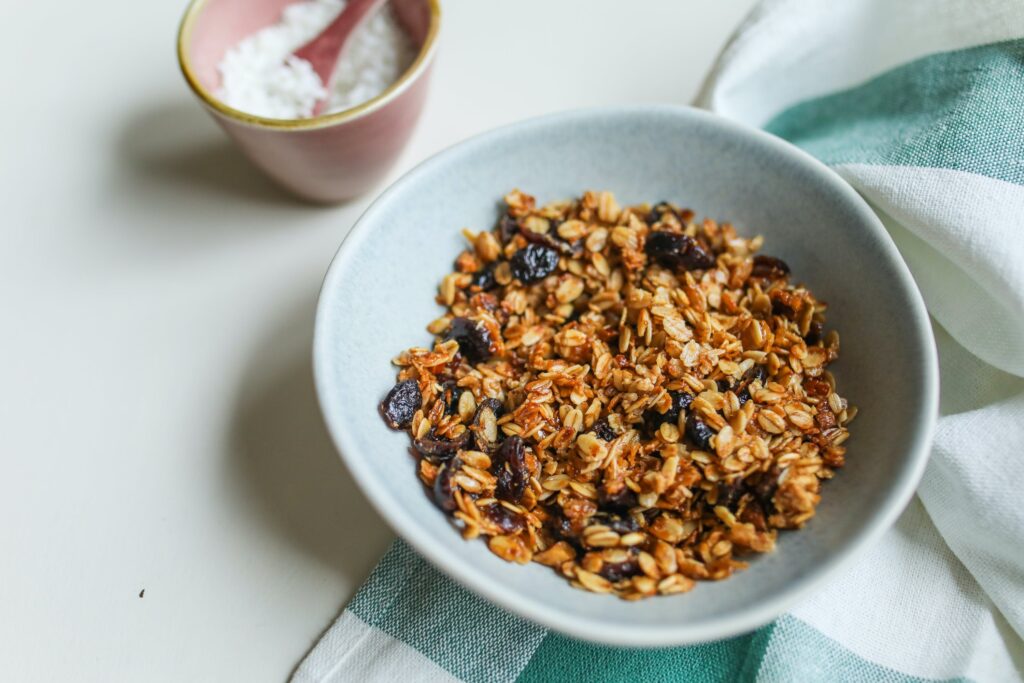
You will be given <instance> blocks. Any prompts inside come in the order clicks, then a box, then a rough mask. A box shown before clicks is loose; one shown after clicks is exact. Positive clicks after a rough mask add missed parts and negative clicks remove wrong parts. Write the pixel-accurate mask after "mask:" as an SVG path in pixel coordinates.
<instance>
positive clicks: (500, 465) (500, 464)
mask: <svg viewBox="0 0 1024 683" xmlns="http://www.w3.org/2000/svg"><path fill="white" fill-rule="evenodd" d="M491 474H493V475H494V476H495V477H497V478H498V485H497V487H496V488H495V495H496V496H497V497H498V498H501V499H502V500H507V501H509V502H511V503H518V502H519V501H520V500H522V498H523V493H525V492H526V485H527V484H529V483H530V473H529V471H528V470H527V469H526V444H525V443H524V442H523V440H522V439H521V438H520V437H519V436H510V437H509V438H507V439H505V441H504V442H502V444H501V447H500V448H499V449H498V451H497V453H495V455H494V458H493V460H492V463H491Z"/></svg>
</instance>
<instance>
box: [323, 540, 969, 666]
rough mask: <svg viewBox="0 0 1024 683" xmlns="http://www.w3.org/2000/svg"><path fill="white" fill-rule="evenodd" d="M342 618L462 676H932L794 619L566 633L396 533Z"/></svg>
mask: <svg viewBox="0 0 1024 683" xmlns="http://www.w3.org/2000/svg"><path fill="white" fill-rule="evenodd" d="M345 619H349V620H353V619H358V620H360V622H361V623H365V624H366V626H367V628H372V629H374V630H379V631H380V632H382V634H384V635H386V636H387V638H389V639H394V640H396V641H400V642H402V643H404V644H405V645H407V646H409V647H410V648H413V649H414V650H416V651H417V652H418V653H419V654H421V655H423V656H424V657H426V658H428V659H429V660H431V661H432V662H433V663H434V664H436V665H437V666H439V667H440V668H442V669H444V670H445V671H447V672H449V673H450V674H452V675H453V676H455V677H456V678H458V679H459V680H462V681H466V682H467V683H488V682H494V681H513V680H515V681H520V682H521V683H539V682H542V681H553V680H600V681H636V680H644V681H695V682H699V683H711V682H718V681H723V682H724V681H773V680H793V679H796V678H800V679H802V680H829V681H862V680H863V681H867V680H871V681H885V682H887V683H916V682H923V681H928V680H934V679H926V678H919V677H916V676H911V675H908V674H905V673H901V672H899V671H896V670H895V669H891V668H889V667H885V666H882V665H879V664H876V663H874V662H870V661H868V660H866V659H864V658H862V657H860V656H858V655H857V654H856V653H854V652H852V651H850V650H848V649H846V648H845V647H843V646H842V645H841V644H839V643H838V642H836V641H835V640H833V639H832V638H829V637H828V636H826V635H824V634H823V633H821V632H820V631H818V630H817V629H815V628H814V627H812V626H810V625H808V624H806V623H805V622H803V621H801V620H799V619H797V618H795V617H792V616H783V617H782V618H780V619H779V620H777V621H775V622H774V623H772V624H769V625H767V626H765V627H763V628H761V629H758V630H757V631H755V632H753V633H750V634H747V635H744V636H738V637H735V638H730V639H726V640H722V641H717V642H712V643H705V644H701V645H693V646H689V647H677V648H666V649H662V650H654V651H652V650H639V649H623V648H611V647H605V646H601V645H595V644H591V643H586V642H582V641H578V640H574V639H572V638H569V637H566V636H563V635H560V634H558V633H554V632H548V631H546V630H545V629H543V628H541V627H540V626H536V625H534V624H532V623H530V622H527V621H523V620H521V619H519V618H518V617H514V616H512V615H510V614H508V613H507V612H505V611H504V610H501V609H499V608H497V607H495V606H494V605H491V604H490V603H488V602H486V601H484V600H482V599H481V598H479V597H477V596H476V595H474V594H472V593H470V592H469V591H467V590H466V589H464V588H462V587H461V586H459V585H458V584H456V583H455V582H454V581H452V580H451V579H449V578H448V577H446V576H444V575H443V574H442V573H440V572H439V571H437V570H436V569H435V568H434V567H433V566H432V565H430V564H429V563H427V562H426V561H425V560H423V559H422V558H421V557H419V556H418V555H417V554H416V553H415V552H414V551H413V550H412V549H411V548H410V547H409V546H408V545H406V544H405V543H404V542H403V541H401V540H398V541H396V542H395V543H394V545H392V547H391V549H390V550H389V551H388V553H387V554H386V555H385V556H384V559H383V560H381V563H380V564H379V565H378V566H377V568H376V569H375V570H374V572H373V574H372V575H371V576H370V578H369V579H368V580H367V582H366V583H365V584H364V586H363V588H361V589H360V591H359V593H358V594H357V595H356V597H355V598H354V599H353V601H352V603H351V604H350V605H349V607H348V609H347V611H346V612H345V613H344V614H343V615H342V617H341V619H339V623H341V621H343V620H345ZM332 630H333V629H332ZM314 654H315V651H314ZM311 656H312V655H311ZM351 666H355V663H352V664H351ZM808 667H810V668H808ZM378 670H379V671H380V672H381V673H382V675H385V676H386V674H388V673H390V674H393V675H394V676H395V680H399V679H401V678H402V677H403V673H402V672H403V668H402V665H401V663H399V662H396V663H395V666H394V667H389V665H388V664H387V663H386V662H381V663H380V664H379V665H378ZM355 673H356V672H355V669H346V668H345V665H342V666H341V667H340V668H337V669H336V670H335V672H334V674H335V675H336V676H337V680H346V678H345V677H346V675H348V674H353V675H354V674H355ZM949 680H956V681H961V680H967V679H949Z"/></svg>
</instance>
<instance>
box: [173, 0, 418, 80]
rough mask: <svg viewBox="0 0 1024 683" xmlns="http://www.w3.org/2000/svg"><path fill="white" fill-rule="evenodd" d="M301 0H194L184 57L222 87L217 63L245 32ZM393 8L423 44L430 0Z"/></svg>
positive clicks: (404, 1)
mask: <svg viewBox="0 0 1024 683" xmlns="http://www.w3.org/2000/svg"><path fill="white" fill-rule="evenodd" d="M300 1H301V0H195V4H194V5H193V8H192V9H191V10H190V11H189V13H188V14H187V15H186V17H185V22H184V24H183V30H184V31H185V33H186V35H187V38H186V40H185V43H184V46H183V47H184V50H185V57H186V59H188V60H189V62H190V65H191V67H192V71H193V73H194V74H195V77H196V79H197V80H198V81H199V84H200V85H201V86H202V87H203V88H205V89H206V90H207V91H209V92H211V93H214V92H216V91H217V89H218V88H219V87H220V73H219V72H218V70H217V65H218V64H220V62H221V60H222V59H223V58H224V53H225V52H227V51H228V49H230V48H231V47H233V46H234V45H236V44H237V43H238V42H239V41H240V40H242V39H243V38H245V37H246V36H248V35H250V34H252V33H255V32H256V31H259V30H260V29H262V28H266V27H267V26H270V25H271V24H274V23H276V22H277V20H278V19H279V18H280V17H281V11H282V10H283V9H284V8H285V7H287V6H288V5H291V4H294V3H296V2H300ZM390 6H391V8H392V9H393V11H394V12H395V16H396V17H397V19H398V21H399V23H400V24H401V25H402V27H403V28H404V29H405V30H406V32H407V33H408V34H409V37H410V38H411V39H412V41H413V45H415V46H416V47H417V48H421V47H422V46H423V43H424V41H425V40H426V37H427V33H428V31H429V28H430V2H429V0H391V3H390Z"/></svg>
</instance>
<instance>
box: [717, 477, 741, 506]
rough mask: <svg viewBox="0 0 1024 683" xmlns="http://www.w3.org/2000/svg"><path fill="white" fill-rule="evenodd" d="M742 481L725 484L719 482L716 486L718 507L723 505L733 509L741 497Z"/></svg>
mask: <svg viewBox="0 0 1024 683" xmlns="http://www.w3.org/2000/svg"><path fill="white" fill-rule="evenodd" d="M743 490H744V488H743V480H742V479H736V480H735V481H732V482H729V483H726V482H724V481H723V482H719V484H718V505H724V506H726V507H728V508H735V507H736V503H738V502H740V498H742V497H743Z"/></svg>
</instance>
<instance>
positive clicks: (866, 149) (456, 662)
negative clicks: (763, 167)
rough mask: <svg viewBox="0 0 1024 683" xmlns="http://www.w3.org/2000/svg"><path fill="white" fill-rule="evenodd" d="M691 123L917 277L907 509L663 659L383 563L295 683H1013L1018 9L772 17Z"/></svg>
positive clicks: (1002, 0) (1019, 535) (1023, 166)
mask: <svg viewBox="0 0 1024 683" xmlns="http://www.w3.org/2000/svg"><path fill="white" fill-rule="evenodd" d="M698 104H699V105H701V106H704V107H707V108H709V109H711V110H713V111H715V112H717V113H719V114H722V115H723V116H727V117H729V118H733V119H736V120H739V121H742V122H745V123H748V124H751V125H754V126H759V127H763V128H765V129H767V130H769V131H771V132H773V133H775V134H776V135H780V136H781V137H784V138H786V139H788V140H790V141H791V142H793V143H795V144H797V145H799V146H800V147H802V148H804V149H805V150H807V151H808V152H810V153H811V154H813V155H815V156H817V157H818V158H820V159H822V160H823V161H824V162H826V163H827V164H829V165H830V166H831V167H833V168H834V169H835V170H836V171H837V172H838V173H839V174H840V175H842V176H843V177H844V178H845V179H846V180H847V181H848V182H850V183H851V184H852V185H853V186H854V187H855V188H857V190H858V191H860V192H861V194H862V195H863V196H864V197H865V198H867V200H868V201H869V202H870V203H871V204H872V205H873V207H874V208H875V210H876V211H877V212H878V214H879V215H880V216H881V218H882V220H883V222H884V223H885V225H886V227H887V228H888V229H889V231H890V233H891V234H892V236H893V238H894V240H895V241H896V244H897V245H898V246H899V248H900V251H901V253H902V254H903V257H904V258H905V259H906V261H907V263H908V264H909V265H910V268H911V270H912V271H913V273H914V276H915V278H916V280H917V283H918V285H919V286H920V287H921V290H922V293H923V294H924V298H925V301H926V303H927V305H928V307H929V310H930V311H931V313H932V316H933V320H934V323H935V334H936V339H937V343H938V347H939V358H940V373H941V383H942V390H941V391H942V397H941V406H940V411H941V417H940V420H939V426H938V432H937V435H936V442H935V448H934V452H933V454H932V459H931V462H930V464H929V466H928V469H927V471H926V473H925V476H924V480H923V482H922V485H921V488H920V490H919V494H920V498H919V500H918V499H915V501H914V502H913V503H912V504H911V505H910V506H909V507H908V509H907V511H906V512H905V513H904V514H903V516H902V517H901V518H900V520H899V521H898V522H897V524H896V525H895V527H894V528H893V529H892V530H890V531H889V532H888V533H887V534H886V535H885V536H884V537H883V538H882V539H881V540H880V541H879V542H878V543H877V544H875V545H874V546H873V547H872V548H871V549H870V550H869V551H868V552H867V553H865V554H864V556H863V557H862V558H861V559H860V560H858V561H857V562H856V563H855V564H854V565H853V566H851V567H849V568H848V569H846V570H845V571H844V572H843V573H841V574H840V575H839V576H837V577H836V578H835V579H834V580H833V581H832V582H831V583H830V584H829V585H827V586H826V587H825V588H824V589H822V590H821V591H819V592H818V593H816V594H815V595H814V596H812V597H811V598H810V599H808V600H806V601H805V602H803V603H802V604H800V605H799V606H797V607H796V608H795V609H793V610H792V611H791V612H790V613H788V614H786V615H784V616H783V617H781V618H780V619H778V620H777V621H775V622H773V623H772V624H769V625H768V626H765V627H763V628H761V629H759V630H758V631H756V632H754V633H752V634H749V635H746V636H740V637H737V638H731V639H728V640H725V641H718V642H715V643H707V644H703V645H696V646H691V647H681V648H669V649H661V650H624V649H616V648H607V647H602V646H597V645H590V644H587V643H581V642H578V641H574V640H572V639H569V638H566V637H563V636H560V635H558V634H555V633H551V632H547V631H545V630H544V629H542V628H541V627H539V626H536V625H534V624H531V623H528V622H524V621H522V620H520V619H518V618H516V617H513V616H511V615H509V614H508V613H506V612H504V611H502V610H500V609H498V608H496V607H494V606H492V605H490V604H488V603H486V602H485V601H483V600H481V599H479V598H477V597H476V596H474V595H472V594H471V593H469V592H467V591H465V590H464V589H462V588H460V587H459V586H457V585H456V584H454V583H453V582H451V581H450V580H449V579H447V578H446V577H444V576H443V575H441V574H440V573H439V572H437V571H436V570H435V569H433V567H431V566H430V565H429V564H427V563H426V562H425V561H423V560H422V559H421V558H419V557H418V556H417V555H416V554H415V553H414V552H413V551H412V550H410V549H409V548H408V546H406V545H405V544H404V543H401V542H397V543H396V544H395V546H394V547H393V548H392V549H391V551H390V552H389V553H388V554H387V555H386V556H385V558H384V559H383V560H382V561H381V564H380V565H379V566H378V568H377V569H376V570H375V572H374V574H373V575H372V576H371V578H370V579H369V581H368V582H367V583H366V585H365V586H364V587H363V588H362V589H361V590H360V592H359V594H358V595H357V596H356V598H355V599H354V600H353V602H352V603H351V604H350V605H349V606H348V608H347V609H346V610H345V612H344V613H343V614H342V616H341V617H340V618H339V619H338V621H337V622H336V623H335V624H334V625H333V626H332V627H331V629H330V630H329V631H328V633H327V634H326V635H325V637H324V638H323V639H322V640H321V642H320V643H319V644H318V645H317V646H316V647H315V648H314V650H313V651H312V652H311V653H310V654H309V656H308V657H307V658H306V659H305V660H304V661H303V662H302V664H300V666H299V668H298V669H297V671H296V673H295V680H296V681H300V682H306V681H350V680H351V681H356V680H358V681H391V680H404V681H418V680H431V681H453V680H456V681H457V680H462V681H511V680H520V681H573V680H579V681H640V680H643V681H661V680H664V681H689V680H693V681H732V680H759V681H780V680H793V681H846V680H850V681H853V680H863V681H920V680H977V681H1008V680H1021V679H1022V673H1021V672H1022V670H1024V641H1022V635H1024V495H1022V493H1021V488H1022V486H1024V379H1022V378H1024V2H1022V1H1021V0H831V1H829V2H824V1H822V0H768V1H766V2H763V3H761V4H760V5H758V7H757V8H756V9H755V10H754V12H753V13H752V14H751V15H750V16H749V17H748V18H747V19H746V20H745V22H744V23H743V25H742V26H741V27H740V29H739V30H738V31H737V33H736V35H735V36H734V37H733V38H732V40H731V41H730V43H729V44H728V45H727V47H726V48H725V50H724V51H723V53H722V55H721V56H720V58H719V60H718V62H717V64H716V65H715V67H714V69H713V70H712V73H711V75H710V76H709V77H708V80H707V82H706V83H705V86H704V88H703V90H702V93H701V95H700V98H699V101H698Z"/></svg>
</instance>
